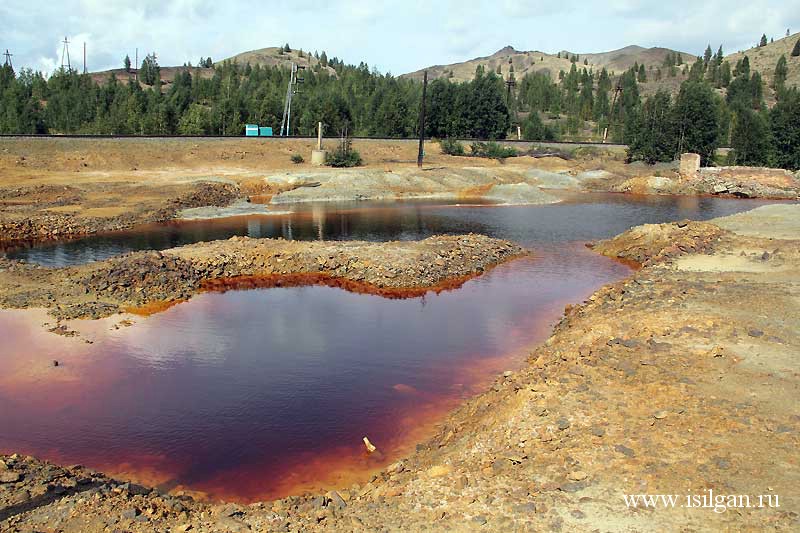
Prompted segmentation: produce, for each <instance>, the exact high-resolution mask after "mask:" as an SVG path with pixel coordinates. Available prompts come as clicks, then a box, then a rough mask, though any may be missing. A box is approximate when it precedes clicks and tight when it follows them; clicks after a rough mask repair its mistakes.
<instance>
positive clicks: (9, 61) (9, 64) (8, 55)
mask: <svg viewBox="0 0 800 533" xmlns="http://www.w3.org/2000/svg"><path fill="white" fill-rule="evenodd" d="M3 55H4V56H6V62H5V66H7V67H11V68H14V65H12V64H11V56H13V55H14V54H12V53H11V52H9V51H8V48H6V53H5V54H3Z"/></svg>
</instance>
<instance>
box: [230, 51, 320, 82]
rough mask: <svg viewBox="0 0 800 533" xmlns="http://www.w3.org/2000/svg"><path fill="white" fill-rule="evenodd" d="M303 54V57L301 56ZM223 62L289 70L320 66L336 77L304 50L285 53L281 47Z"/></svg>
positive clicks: (231, 58)
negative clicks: (294, 67) (297, 67)
mask: <svg viewBox="0 0 800 533" xmlns="http://www.w3.org/2000/svg"><path fill="white" fill-rule="evenodd" d="M301 54H302V55H301ZM223 61H231V62H234V63H238V64H240V65H246V64H247V63H250V65H251V66H255V65H261V66H262V67H272V66H282V67H286V68H289V67H290V66H291V64H292V63H296V64H297V65H300V66H303V67H306V68H312V67H316V66H317V65H319V68H320V69H322V70H326V71H327V72H328V74H330V75H331V76H334V77H335V76H336V71H335V70H334V69H333V68H332V67H329V66H324V67H323V66H322V64H321V63H320V61H319V59H317V58H315V57H314V54H312V53H309V52H303V51H302V50H290V51H289V52H284V51H283V48H281V47H275V46H273V47H269V48H259V49H258V50H251V51H249V52H242V53H241V54H236V55H235V56H233V57H229V58H227V59H224V60H223Z"/></svg>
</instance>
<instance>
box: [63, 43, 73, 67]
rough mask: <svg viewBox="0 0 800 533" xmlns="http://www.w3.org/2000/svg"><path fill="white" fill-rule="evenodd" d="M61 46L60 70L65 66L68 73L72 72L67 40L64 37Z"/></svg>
mask: <svg viewBox="0 0 800 533" xmlns="http://www.w3.org/2000/svg"><path fill="white" fill-rule="evenodd" d="M62 44H63V45H64V46H63V47H62V48H61V70H64V67H65V66H66V67H67V70H68V71H69V70H72V65H71V64H70V61H69V40H67V38H66V37H64V40H63V41H62ZM65 58H66V63H65V62H64V59H65Z"/></svg>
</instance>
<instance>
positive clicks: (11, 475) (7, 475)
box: [0, 472, 22, 483]
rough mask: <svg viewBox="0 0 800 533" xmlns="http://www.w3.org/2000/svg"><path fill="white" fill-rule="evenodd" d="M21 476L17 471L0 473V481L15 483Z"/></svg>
mask: <svg viewBox="0 0 800 533" xmlns="http://www.w3.org/2000/svg"><path fill="white" fill-rule="evenodd" d="M21 478H22V476H21V475H20V474H19V472H3V473H0V483H16V482H17V481H19V480H20V479H21Z"/></svg>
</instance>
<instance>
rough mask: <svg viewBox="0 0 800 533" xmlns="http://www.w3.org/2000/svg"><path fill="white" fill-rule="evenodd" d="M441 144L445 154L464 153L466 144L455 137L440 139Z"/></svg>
mask: <svg viewBox="0 0 800 533" xmlns="http://www.w3.org/2000/svg"><path fill="white" fill-rule="evenodd" d="M439 146H440V147H441V149H442V153H443V154H447V155H464V154H465V152H464V145H463V144H461V143H460V142H458V141H457V140H455V139H442V140H441V141H439Z"/></svg>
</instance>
